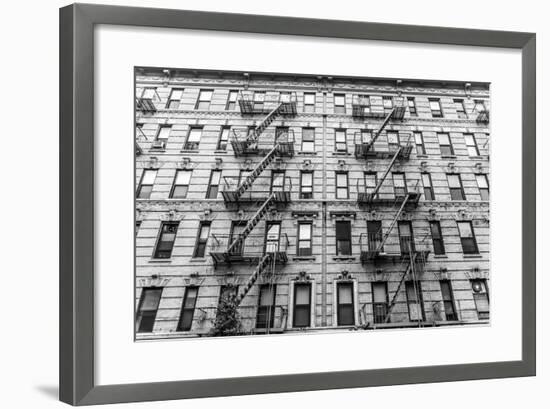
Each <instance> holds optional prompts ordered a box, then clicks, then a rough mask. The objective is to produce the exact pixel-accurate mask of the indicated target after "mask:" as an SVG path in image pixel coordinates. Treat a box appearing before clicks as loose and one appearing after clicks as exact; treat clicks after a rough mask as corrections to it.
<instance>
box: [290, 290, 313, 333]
mask: <svg viewBox="0 0 550 409" xmlns="http://www.w3.org/2000/svg"><path fill="white" fill-rule="evenodd" d="M310 325H311V284H310V283H295V284H294V315H293V323H292V326H293V327H295V328H301V327H309V326H310Z"/></svg>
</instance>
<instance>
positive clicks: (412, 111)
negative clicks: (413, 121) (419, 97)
mask: <svg viewBox="0 0 550 409" xmlns="http://www.w3.org/2000/svg"><path fill="white" fill-rule="evenodd" d="M411 102H412V106H411ZM407 107H408V108H409V115H410V116H418V109H417V108H416V98H415V97H407Z"/></svg>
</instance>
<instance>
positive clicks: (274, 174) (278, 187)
mask: <svg viewBox="0 0 550 409" xmlns="http://www.w3.org/2000/svg"><path fill="white" fill-rule="evenodd" d="M284 191H285V171H284V170H272V171H271V192H284Z"/></svg>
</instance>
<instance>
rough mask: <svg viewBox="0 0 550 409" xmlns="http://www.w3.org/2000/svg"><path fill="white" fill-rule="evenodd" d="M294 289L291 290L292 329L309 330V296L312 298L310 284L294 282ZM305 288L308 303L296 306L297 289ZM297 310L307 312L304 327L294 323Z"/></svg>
mask: <svg viewBox="0 0 550 409" xmlns="http://www.w3.org/2000/svg"><path fill="white" fill-rule="evenodd" d="M293 287H294V288H293V289H292V290H293V296H294V297H293V298H294V299H293V300H292V328H309V327H311V304H312V302H311V298H312V297H311V296H312V287H313V286H312V284H311V282H309V281H307V282H294V286H293ZM303 287H307V290H308V295H309V297H308V300H309V302H308V303H307V304H297V302H296V301H297V298H298V297H297V293H298V289H299V288H303ZM297 308H304V309H305V310H306V311H307V314H306V315H305V316H306V317H307V323H306V324H305V325H298V324H297V322H296V315H297V314H296V311H297Z"/></svg>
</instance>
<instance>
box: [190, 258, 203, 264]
mask: <svg viewBox="0 0 550 409" xmlns="http://www.w3.org/2000/svg"><path fill="white" fill-rule="evenodd" d="M189 262H190V263H205V262H206V257H191V258H190V259H189Z"/></svg>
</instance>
